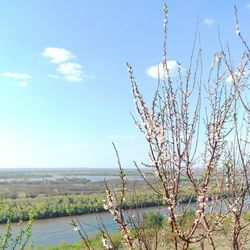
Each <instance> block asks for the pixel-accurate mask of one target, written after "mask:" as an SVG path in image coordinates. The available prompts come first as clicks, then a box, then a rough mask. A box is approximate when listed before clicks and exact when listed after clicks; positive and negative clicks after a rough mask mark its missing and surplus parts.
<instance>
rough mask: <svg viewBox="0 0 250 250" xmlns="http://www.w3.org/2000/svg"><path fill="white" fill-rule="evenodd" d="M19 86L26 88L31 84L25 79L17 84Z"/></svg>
mask: <svg viewBox="0 0 250 250" xmlns="http://www.w3.org/2000/svg"><path fill="white" fill-rule="evenodd" d="M17 86H18V87H22V88H25V87H28V86H29V83H28V82H25V81H22V82H19V83H18V84H17Z"/></svg>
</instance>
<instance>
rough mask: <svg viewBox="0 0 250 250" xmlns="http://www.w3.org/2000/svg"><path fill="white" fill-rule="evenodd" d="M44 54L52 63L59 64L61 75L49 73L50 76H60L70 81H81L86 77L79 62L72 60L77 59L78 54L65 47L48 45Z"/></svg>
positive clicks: (58, 70) (58, 69) (58, 68)
mask: <svg viewBox="0 0 250 250" xmlns="http://www.w3.org/2000/svg"><path fill="white" fill-rule="evenodd" d="M43 56H44V57H45V58H48V59H49V60H50V63H53V64H57V67H56V71H57V72H58V73H59V75H52V74H49V77H50V78H54V79H56V78H60V76H62V77H63V78H64V79H65V80H67V81H70V82H79V81H82V80H83V78H85V77H86V75H84V73H83V71H82V66H81V65H80V64H79V63H76V62H72V61H74V60H76V56H75V55H73V53H71V52H70V51H69V50H66V49H65V48H52V47H48V48H46V49H45V50H44V52H43Z"/></svg>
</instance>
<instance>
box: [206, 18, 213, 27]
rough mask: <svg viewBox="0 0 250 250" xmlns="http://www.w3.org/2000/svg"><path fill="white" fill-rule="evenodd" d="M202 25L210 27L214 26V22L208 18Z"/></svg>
mask: <svg viewBox="0 0 250 250" xmlns="http://www.w3.org/2000/svg"><path fill="white" fill-rule="evenodd" d="M204 23H205V25H207V26H212V25H214V23H215V21H214V20H213V19H210V18H205V19H204Z"/></svg>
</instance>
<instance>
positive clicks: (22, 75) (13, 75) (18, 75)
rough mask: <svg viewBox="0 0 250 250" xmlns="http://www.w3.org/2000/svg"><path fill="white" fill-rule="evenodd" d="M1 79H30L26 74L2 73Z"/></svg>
mask: <svg viewBox="0 0 250 250" xmlns="http://www.w3.org/2000/svg"><path fill="white" fill-rule="evenodd" d="M2 76H3V77H7V78H13V79H18V80H26V79H30V78H31V75H29V74H26V73H16V72H3V73H2Z"/></svg>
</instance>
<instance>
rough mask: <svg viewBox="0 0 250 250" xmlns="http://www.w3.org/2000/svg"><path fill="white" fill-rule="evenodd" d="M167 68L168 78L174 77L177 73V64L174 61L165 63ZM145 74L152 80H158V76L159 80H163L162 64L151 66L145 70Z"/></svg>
mask: <svg viewBox="0 0 250 250" xmlns="http://www.w3.org/2000/svg"><path fill="white" fill-rule="evenodd" d="M167 67H168V69H169V73H170V76H175V75H176V74H177V72H178V63H177V62H176V61H167ZM147 73H148V75H149V76H151V77H153V78H158V75H159V76H160V78H163V75H164V69H163V64H162V63H160V64H157V65H154V66H151V67H150V68H148V69H147Z"/></svg>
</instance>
